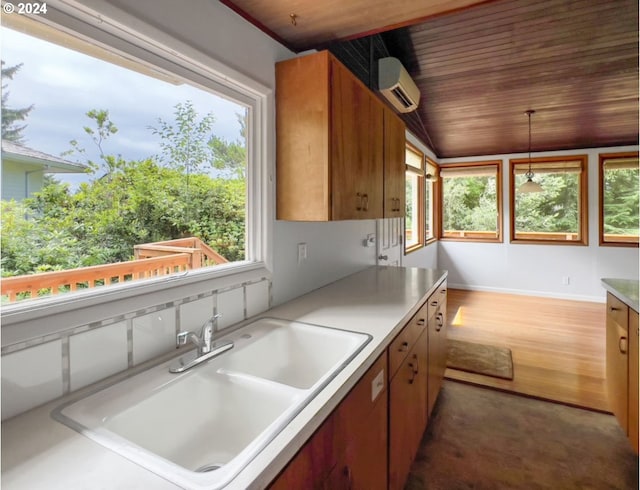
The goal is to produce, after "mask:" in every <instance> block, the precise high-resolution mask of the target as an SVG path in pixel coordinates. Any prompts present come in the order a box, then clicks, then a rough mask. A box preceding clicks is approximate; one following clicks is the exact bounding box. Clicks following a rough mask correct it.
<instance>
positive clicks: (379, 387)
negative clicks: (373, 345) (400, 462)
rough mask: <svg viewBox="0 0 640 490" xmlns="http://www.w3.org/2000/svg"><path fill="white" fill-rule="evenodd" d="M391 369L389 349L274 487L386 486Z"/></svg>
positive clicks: (279, 489) (286, 489)
mask: <svg viewBox="0 0 640 490" xmlns="http://www.w3.org/2000/svg"><path fill="white" fill-rule="evenodd" d="M386 371H387V355H386V353H385V354H383V355H382V356H380V357H379V358H378V360H377V361H376V362H375V363H374V364H373V366H372V367H371V368H369V370H368V371H367V372H366V373H365V374H364V376H363V377H362V378H361V379H360V381H359V382H358V384H357V385H356V386H355V387H354V388H353V389H352V390H351V391H350V392H349V394H348V395H347V397H346V398H345V399H344V400H343V401H342V402H341V403H340V405H338V407H337V408H336V409H335V410H334V411H333V413H332V414H331V415H330V416H329V417H328V418H327V419H326V420H325V421H324V422H323V424H322V425H321V426H320V428H319V429H318V430H317V431H316V432H315V433H314V435H313V436H312V437H311V439H309V441H307V443H306V444H305V445H304V446H303V447H302V449H300V451H299V452H298V454H297V455H296V456H295V457H294V458H293V459H292V460H291V462H290V463H289V464H288V465H287V467H286V468H285V469H284V470H283V471H282V473H280V475H279V476H278V477H277V478H276V480H274V481H273V483H272V484H271V486H270V487H269V488H270V489H272V490H289V489H292V488H310V489H327V490H334V489H342V488H345V489H347V488H350V489H359V488H360V489H363V490H364V489H366V490H369V489H371V490H376V489H380V490H383V489H385V488H386V486H387V446H388V442H387V434H388V430H387V424H388V421H387V373H386Z"/></svg>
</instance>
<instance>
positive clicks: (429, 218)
mask: <svg viewBox="0 0 640 490" xmlns="http://www.w3.org/2000/svg"><path fill="white" fill-rule="evenodd" d="M426 170H427V172H426V174H425V176H424V205H425V212H424V239H425V243H429V242H432V241H434V240H435V239H436V216H437V213H436V205H435V203H436V191H437V186H436V182H437V181H438V176H439V172H438V165H437V164H436V163H435V162H434V161H433V160H431V159H430V158H428V157H427V159H426Z"/></svg>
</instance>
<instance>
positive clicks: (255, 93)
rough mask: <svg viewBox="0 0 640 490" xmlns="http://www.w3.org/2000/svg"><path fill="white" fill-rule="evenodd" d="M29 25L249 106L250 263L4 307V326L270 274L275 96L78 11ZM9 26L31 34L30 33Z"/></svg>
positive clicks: (191, 54) (228, 71)
mask: <svg viewBox="0 0 640 490" xmlns="http://www.w3.org/2000/svg"><path fill="white" fill-rule="evenodd" d="M21 20H22V21H25V20H26V19H21ZM29 22H33V23H34V24H33V25H34V27H35V28H36V29H37V28H44V29H54V30H56V31H61V32H63V33H65V34H68V35H71V36H74V37H75V38H77V39H78V40H80V41H87V42H89V43H96V44H97V45H99V46H100V47H101V48H103V49H106V50H108V51H111V52H113V53H115V54H116V55H117V56H120V57H124V58H128V59H132V58H133V59H134V60H136V61H137V62H139V63H141V64H142V65H144V66H148V67H151V69H153V68H154V67H155V68H157V69H158V70H159V71H160V72H165V73H166V72H168V73H170V74H173V75H175V76H177V77H180V78H182V79H184V80H185V82H186V83H189V84H191V85H192V86H194V87H197V88H200V89H203V90H206V91H209V92H211V93H213V94H215V95H217V96H220V97H226V98H228V99H230V100H233V101H234V102H236V103H238V104H240V105H244V106H245V107H247V123H246V124H247V130H248V134H249V135H250V136H249V137H248V138H247V172H246V193H247V196H246V197H247V202H246V215H245V235H246V239H245V260H242V261H236V262H232V263H229V264H223V265H219V266H215V267H209V268H203V269H197V270H191V271H187V272H183V273H179V274H175V275H169V276H162V277H159V278H151V279H143V280H138V281H130V282H126V283H122V284H115V285H110V286H108V287H100V288H90V289H87V290H82V291H75V292H73V293H68V294H61V295H52V296H46V297H41V298H33V299H30V300H27V301H23V302H16V303H11V304H7V305H3V319H4V320H5V322H3V323H7V324H10V323H14V322H22V321H28V320H32V319H37V318H42V317H45V316H48V315H51V314H56V313H59V312H64V311H67V310H68V309H70V308H73V309H75V308H84V307H89V306H96V305H101V304H105V303H108V302H112V301H117V300H122V299H131V298H133V297H134V296H138V295H148V294H153V293H160V292H164V295H167V294H171V293H169V292H168V291H173V290H175V289H176V288H178V289H184V288H188V289H189V290H191V289H192V287H193V286H195V285H196V284H199V283H202V282H203V281H210V280H212V279H218V278H219V279H221V280H223V281H224V282H225V283H226V282H228V281H229V280H230V279H231V278H233V277H237V279H238V281H241V280H246V276H247V273H250V274H252V275H253V274H258V275H260V276H261V277H266V276H270V274H271V270H272V261H273V259H272V244H271V239H272V233H273V232H272V228H273V225H272V224H271V222H270V219H269V217H270V215H271V214H272V209H273V207H274V205H273V192H272V190H271V186H270V184H269V163H268V162H269V158H268V155H269V154H270V151H269V127H270V126H269V121H270V119H271V118H270V114H271V115H272V114H273V110H274V103H273V99H274V95H273V90H271V89H269V88H268V87H266V86H264V85H262V84H261V83H260V82H257V81H256V80H254V79H252V78H249V77H247V76H245V75H243V74H241V73H240V72H237V71H236V70H234V69H233V68H231V67H228V66H226V65H224V64H222V63H220V62H218V61H216V60H214V59H212V58H210V57H209V56H207V55H205V54H203V53H202V52H201V51H198V50H196V49H193V48H191V47H189V46H187V45H185V44H183V43H181V42H179V41H176V40H174V39H173V38H170V40H171V41H172V42H171V46H169V45H168V44H163V42H166V40H167V39H168V38H165V39H162V41H161V40H160V38H158V39H156V38H151V37H149V36H147V35H144V34H142V32H138V31H136V30H135V29H134V28H129V27H125V26H123V25H121V24H120V23H115V22H112V21H110V19H108V18H106V17H104V16H102V15H98V14H95V13H92V12H89V11H75V10H74V12H73V14H70V13H67V12H62V11H60V10H57V9H56V8H55V7H54V6H50V7H49V11H48V13H47V16H46V19H44V18H43V19H40V18H34V19H31V18H30V19H29ZM21 25H22V26H24V24H21ZM7 27H9V28H17V29H19V30H21V31H23V32H26V33H27V34H29V35H33V34H30V33H29V31H28V30H27V29H26V28H25V27H13V26H12V25H8V26H7Z"/></svg>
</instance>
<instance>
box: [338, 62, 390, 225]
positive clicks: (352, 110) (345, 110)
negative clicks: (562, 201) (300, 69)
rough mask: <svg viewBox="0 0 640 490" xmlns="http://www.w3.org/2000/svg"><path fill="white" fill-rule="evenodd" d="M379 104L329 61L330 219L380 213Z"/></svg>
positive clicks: (344, 69) (352, 77)
mask: <svg viewBox="0 0 640 490" xmlns="http://www.w3.org/2000/svg"><path fill="white" fill-rule="evenodd" d="M382 117H383V116H382V107H381V105H380V104H379V103H378V102H377V101H375V100H374V99H373V95H372V94H371V93H370V92H369V91H368V90H367V89H366V87H365V86H364V85H363V84H362V83H361V82H360V80H358V79H357V78H356V77H355V76H354V75H353V74H351V73H350V72H349V71H348V70H347V69H346V68H345V67H344V66H343V65H342V64H341V63H339V62H338V61H336V60H332V62H331V131H330V137H331V192H332V199H331V203H332V208H331V210H332V219H334V220H346V219H368V218H381V217H382V215H383V213H382V190H383V180H382V179H383V175H382V172H383V168H382V159H383V146H382V145H383V141H382Z"/></svg>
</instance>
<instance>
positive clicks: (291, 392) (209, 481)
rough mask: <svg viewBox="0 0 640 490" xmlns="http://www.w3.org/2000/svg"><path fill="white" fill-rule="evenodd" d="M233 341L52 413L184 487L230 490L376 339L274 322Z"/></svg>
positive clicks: (239, 333) (258, 324) (245, 330)
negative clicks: (192, 362) (178, 367)
mask: <svg viewBox="0 0 640 490" xmlns="http://www.w3.org/2000/svg"><path fill="white" fill-rule="evenodd" d="M225 338H226V339H230V340H232V341H233V342H234V344H235V347H234V348H233V349H231V350H229V351H227V352H225V353H224V354H222V355H220V356H219V357H216V358H214V359H211V360H209V361H207V362H205V363H203V364H201V365H198V366H196V367H194V368H192V369H190V370H189V371H186V372H184V373H182V374H171V373H169V372H168V366H169V364H171V362H172V361H170V362H167V363H164V364H162V365H159V366H156V367H154V368H152V369H149V370H147V371H144V372H143V373H140V374H138V375H136V376H133V377H131V378H128V379H125V380H123V381H121V382H119V383H117V384H115V385H112V386H110V387H108V388H105V389H103V390H101V391H98V392H96V393H93V394H91V395H88V396H86V397H84V398H82V399H80V400H77V401H74V402H69V403H67V404H65V405H63V406H61V407H59V408H57V409H56V410H54V412H53V414H52V415H53V417H54V418H55V419H56V420H58V421H60V422H62V423H64V424H66V425H68V426H70V427H72V428H73V429H75V430H77V431H79V432H81V433H82V434H84V435H86V436H87V437H89V438H91V439H93V440H94V441H96V442H98V443H100V444H102V445H103V446H106V447H108V448H110V449H112V450H114V451H116V452H117V453H119V454H121V455H122V456H124V457H126V458H128V459H130V460H132V461H134V462H136V463H138V464H140V465H141V466H143V467H145V468H147V469H149V470H151V471H153V472H155V473H157V474H158V475H160V476H162V477H164V478H166V479H167V480H170V481H172V482H174V483H176V484H178V485H180V486H182V487H184V488H209V489H218V488H223V487H224V486H225V485H227V484H228V483H229V482H230V481H231V480H232V479H233V478H234V477H235V476H236V475H237V474H238V473H239V472H240V471H241V470H242V468H244V467H245V466H246V465H247V463H249V462H250V461H251V460H252V459H253V458H254V457H255V456H256V455H257V454H258V453H259V452H260V451H261V450H263V449H264V447H265V446H266V445H267V444H268V443H269V442H270V441H271V440H272V439H273V438H274V437H275V436H276V435H277V434H278V433H279V432H280V431H281V430H282V429H283V428H284V427H285V426H286V425H287V424H288V423H289V422H290V421H291V420H292V419H293V418H294V417H295V416H296V415H297V414H298V413H299V412H300V411H301V410H302V409H303V408H304V406H305V405H306V404H307V403H308V402H309V401H310V400H311V399H312V398H313V397H314V396H316V395H317V394H318V393H319V392H320V391H321V390H322V388H324V386H326V385H327V383H329V381H331V379H332V378H333V377H335V376H336V374H337V373H338V372H339V371H340V370H341V369H342V368H343V367H344V366H346V365H347V363H348V362H350V361H351V360H352V359H353V357H355V355H356V354H357V353H358V352H359V351H360V350H361V349H362V348H363V347H364V346H365V345H366V343H367V342H368V341H369V340H370V337H369V336H368V335H364V334H360V333H355V332H348V331H344V330H335V329H331V328H327V327H322V326H317V325H310V324H305V323H301V322H290V321H286V320H278V319H273V318H263V319H259V320H256V321H255V322H252V323H250V324H249V325H247V326H245V327H243V328H242V329H239V330H237V331H235V332H233V333H232V334H230V335H229V336H227V337H225Z"/></svg>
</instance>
